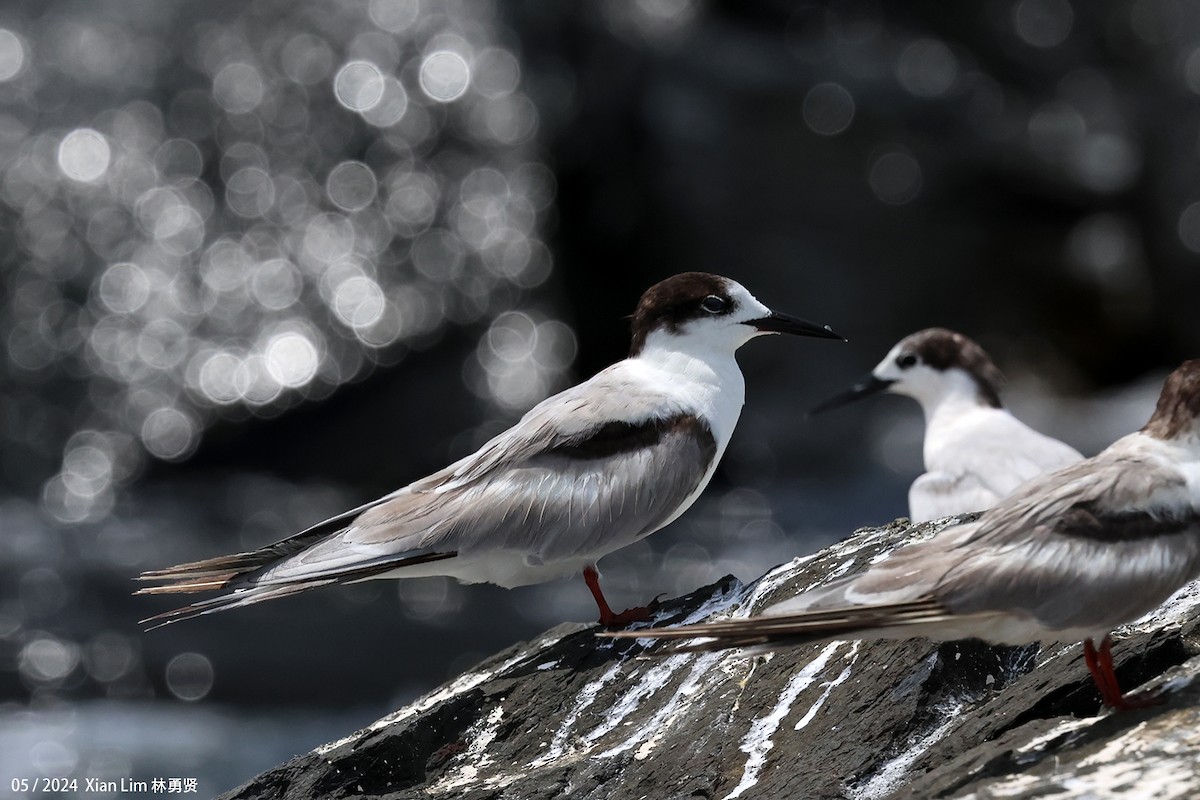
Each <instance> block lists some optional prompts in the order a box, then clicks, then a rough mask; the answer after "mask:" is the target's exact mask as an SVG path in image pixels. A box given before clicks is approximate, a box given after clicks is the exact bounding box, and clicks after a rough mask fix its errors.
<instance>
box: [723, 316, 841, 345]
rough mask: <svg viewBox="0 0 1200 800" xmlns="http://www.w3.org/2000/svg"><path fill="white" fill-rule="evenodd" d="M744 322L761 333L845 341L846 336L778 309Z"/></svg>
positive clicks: (826, 326)
mask: <svg viewBox="0 0 1200 800" xmlns="http://www.w3.org/2000/svg"><path fill="white" fill-rule="evenodd" d="M746 324H747V325H752V326H753V327H755V328H757V329H758V330H760V331H762V332H763V333H792V334H795V335H796V336H815V337H817V338H818V339H841V340H842V341H843V342H844V341H846V337H844V336H842V335H841V334H840V333H834V332H833V330H832V329H831V328H830V327H829V326H828V325H817V324H816V323H814V322H809V321H808V320H805V319H800V318H799V317H793V316H792V315H791V314H780V313H779V312H778V311H772V312H771V314H770V315H769V316H766V317H762V318H760V319H752V320H748V321H747V322H746Z"/></svg>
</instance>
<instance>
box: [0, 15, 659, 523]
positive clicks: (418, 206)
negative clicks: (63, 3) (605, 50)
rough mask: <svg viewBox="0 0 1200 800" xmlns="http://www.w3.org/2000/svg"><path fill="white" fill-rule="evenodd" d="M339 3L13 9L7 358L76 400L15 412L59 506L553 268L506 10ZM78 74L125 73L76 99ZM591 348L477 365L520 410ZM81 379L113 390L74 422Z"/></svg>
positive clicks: (498, 300) (92, 509)
mask: <svg viewBox="0 0 1200 800" xmlns="http://www.w3.org/2000/svg"><path fill="white" fill-rule="evenodd" d="M660 11H661V9H660ZM655 13H658V12H655ZM663 13H666V12H665V11H663ZM672 13H673V12H672ZM328 15H329V17H328V19H327V20H326V22H327V23H328V24H326V25H323V26H322V28H321V30H319V31H318V30H315V29H313V28H312V27H311V26H310V25H309V24H308V22H307V21H306V18H305V12H303V11H302V10H297V11H295V12H294V13H293V12H290V11H288V12H284V13H282V14H281V15H279V17H278V19H274V20H273V22H272V33H271V36H270V37H268V38H267V39H264V38H263V37H261V36H260V35H255V34H254V33H252V31H254V30H256V29H255V27H254V26H255V25H256V24H258V23H256V22H255V21H254V20H253V18H252V15H249V16H234V17H230V18H222V19H220V20H217V21H213V22H209V23H206V24H205V25H203V26H200V27H199V28H197V29H196V30H195V31H194V34H193V35H190V36H189V41H191V42H192V44H191V45H189V46H188V47H187V48H183V49H182V50H181V51H180V52H170V51H167V50H162V49H155V48H154V46H153V41H154V40H153V39H151V38H147V37H146V36H143V35H142V33H141V31H142V30H143V21H142V20H140V19H138V15H137V13H136V11H135V10H133V9H132V8H129V9H124V10H120V9H118V10H113V11H111V13H109V12H105V14H104V15H101V16H79V17H77V18H76V17H72V18H70V19H67V18H65V17H64V18H55V20H54V21H53V23H52V24H48V25H46V26H41V27H38V26H33V27H29V26H26V25H24V24H23V23H22V22H21V18H19V17H16V18H13V19H12V20H11V21H10V22H9V23H7V24H6V27H4V28H0V86H5V85H7V86H10V87H13V90H14V91H17V94H14V95H12V96H11V97H10V99H11V100H12V101H13V109H14V113H12V114H10V115H0V149H3V150H4V152H6V153H8V154H9V157H8V158H7V159H6V160H5V162H4V163H3V164H2V165H0V202H2V204H3V205H2V206H0V207H2V208H3V209H4V210H5V211H6V212H7V213H10V214H11V215H12V220H13V226H12V227H13V229H14V230H15V231H17V232H18V233H19V237H18V239H17V240H16V241H17V242H18V245H19V248H20V249H19V252H16V253H14V255H13V259H14V260H13V263H14V264H16V265H17V266H16V267H15V268H14V269H12V270H10V271H9V272H8V273H6V275H5V276H4V277H3V278H2V279H0V280H2V281H3V287H4V293H3V295H0V299H3V300H4V306H5V310H6V311H8V312H10V313H6V314H4V315H0V341H3V342H4V343H5V346H6V358H5V359H4V360H3V364H2V365H0V367H2V374H0V380H5V381H10V380H11V381H15V382H16V383H17V384H18V385H27V386H32V385H37V384H40V383H44V382H45V381H48V380H52V381H54V382H55V384H54V385H55V386H56V391H57V392H58V393H59V395H58V396H59V397H61V398H62V402H63V405H62V408H56V409H55V410H54V412H53V413H54V414H55V417H54V422H53V423H52V424H51V423H49V422H47V424H46V425H45V426H43V427H42V428H39V429H38V430H40V431H41V432H42V434H43V435H42V436H41V437H40V438H37V440H36V443H35V442H34V439H35V437H34V436H32V434H30V433H26V432H23V431H18V430H17V428H19V427H21V423H20V422H19V419H20V417H19V416H17V415H7V416H3V417H0V426H6V427H5V429H4V430H3V431H0V434H3V435H7V436H8V437H9V439H10V440H12V441H26V442H28V443H29V444H27V445H23V446H24V447H26V448H28V449H29V450H30V451H31V452H32V451H34V450H36V451H37V454H38V455H37V459H38V463H47V464H56V465H57V466H56V467H54V468H53V469H48V470H45V471H44V472H43V473H42V474H40V475H39V476H38V477H37V478H33V480H36V481H37V485H36V487H30V488H31V489H34V491H36V490H37V489H40V495H41V498H42V503H43V506H44V508H45V510H46V511H47V512H48V513H49V514H51V516H53V517H54V518H55V519H57V520H59V521H61V522H64V523H78V522H94V521H96V520H99V519H102V518H103V517H104V515H105V514H107V513H109V512H110V511H111V509H112V508H113V505H114V503H115V502H116V501H117V499H118V498H119V496H120V492H121V489H122V487H123V486H124V485H125V484H126V483H127V482H128V481H129V480H130V479H131V477H132V476H133V475H135V474H136V473H137V470H138V469H139V468H140V466H139V465H141V464H142V463H143V462H144V459H145V457H150V458H157V459H164V460H180V459H184V458H187V457H188V456H189V455H190V454H191V453H193V452H194V451H195V449H196V448H197V447H198V446H199V444H200V441H201V439H202V437H203V435H204V431H205V429H206V428H207V427H209V426H210V425H211V424H212V423H213V422H214V421H215V420H216V419H218V418H219V417H221V416H230V417H235V418H242V417H244V415H245V414H247V413H250V414H261V415H273V414H276V413H278V412H279V411H280V410H281V409H282V408H286V407H287V406H289V405H291V404H293V403H295V402H296V401H297V399H299V398H302V397H323V396H325V395H327V394H328V393H329V392H330V391H332V390H333V389H334V388H336V387H337V386H338V385H339V384H341V383H343V382H345V381H348V380H352V379H356V378H360V377H361V376H362V375H364V374H365V372H367V371H369V370H370V369H371V368H372V366H373V365H374V364H377V363H384V362H390V361H392V360H394V359H396V358H398V357H399V356H400V355H401V354H402V353H403V352H404V348H406V347H407V346H409V345H410V344H412V343H414V342H418V341H422V340H423V337H428V336H430V334H431V333H433V332H435V331H437V330H438V329H439V328H441V327H443V326H445V325H448V324H470V323H474V322H477V321H482V322H484V323H485V328H486V327H487V326H488V325H490V324H491V321H492V320H493V319H495V318H497V316H498V315H500V314H502V313H503V312H505V311H506V310H508V309H511V308H512V307H513V304H514V302H515V301H517V299H518V298H519V293H520V292H524V291H527V290H530V289H533V288H535V287H537V286H539V285H541V284H542V283H543V282H544V281H545V280H546V278H547V277H548V275H549V272H550V269H551V259H550V257H549V252H548V250H547V248H546V246H545V244H544V243H543V242H542V241H541V239H540V237H539V228H540V225H541V222H542V217H543V215H544V214H545V212H546V210H547V208H548V207H549V204H550V202H551V200H552V198H553V196H554V184H553V179H552V178H551V177H549V172H548V170H546V169H545V167H544V166H543V165H542V164H540V163H539V161H538V160H537V158H536V157H535V155H534V153H533V150H532V147H531V137H532V136H533V135H534V133H535V132H536V130H537V127H538V122H539V119H538V111H537V109H536V108H535V106H534V105H533V103H532V101H531V100H530V98H529V97H528V96H526V95H525V94H524V92H523V87H522V81H523V75H522V69H521V65H520V62H519V60H518V58H517V56H516V54H515V53H514V52H513V50H512V49H511V48H512V44H511V42H509V41H507V40H505V41H500V36H499V33H500V30H501V29H500V28H497V27H496V26H494V25H492V24H490V23H489V24H484V25H481V24H479V20H480V19H481V18H480V17H478V16H477V15H476V14H475V12H473V11H470V10H467V9H462V8H458V7H448V6H446V7H444V6H442V5H440V4H436V5H432V6H431V5H426V4H422V3H420V2H417V1H416V0H372V2H368V3H347V4H342V5H335V6H332V7H330V9H329V11H328ZM668 16H670V14H668ZM187 19H188V17H187V16H186V15H185V14H183V13H182V12H179V14H178V15H176V14H175V12H171V13H165V15H164V16H163V17H162V19H161V20H160V22H161V23H162V24H167V25H170V24H178V25H180V26H182V27H181V29H183V28H187V26H188V22H187ZM156 24H157V23H156ZM156 35H157V34H156ZM39 54H47V55H49V54H53V58H52V59H49V60H46V59H42V60H39V58H40V56H39ZM43 61H44V63H43ZM62 71H67V74H68V75H69V77H66V78H63V77H61V75H60V73H62ZM168 73H169V74H171V75H178V76H181V79H180V80H178V81H174V82H170V83H166V84H162V86H163V87H164V88H163V93H162V94H160V95H158V96H154V99H153V102H151V101H150V100H149V99H148V98H150V97H151V95H149V94H147V89H148V87H150V86H154V85H157V84H156V81H158V80H160V78H161V76H162V75H163V74H168ZM185 75H186V76H190V77H188V79H187V80H183V79H182V76H185ZM55 76H58V77H55ZM64 80H65V81H68V82H69V81H78V82H79V83H80V85H83V84H87V85H89V86H91V85H103V86H104V87H105V91H104V92H88V91H83V92H81V94H80V97H81V98H82V99H81V100H80V101H79V102H74V103H71V104H69V105H68V104H65V103H64V102H63V100H62V99H61V97H60V95H59V94H58V93H56V90H55V88H54V87H55V86H56V85H63V81H64ZM56 82H57V83H56ZM22 103H25V104H27V105H28V106H29V109H30V110H33V109H37V110H38V111H37V114H25V113H24V112H22V111H20V109H19V106H20V105H21V104H22ZM33 120H37V122H36V123H34V122H33ZM67 281H70V282H71V283H70V285H69V286H68V284H67ZM539 324H542V323H541V322H539ZM547 330H550V329H547ZM547 336H549V337H550V338H549V339H547V341H550V340H552V339H554V335H552V334H550V333H547ZM531 341H532V340H531ZM540 346H541V347H547V346H548V345H546V344H545V343H543V344H542V345H540ZM551 350H553V348H551ZM547 352H549V351H547ZM472 364H474V365H476V366H477V365H478V361H477V360H473V361H472ZM569 369H570V360H569V359H567V360H561V359H560V360H552V361H551V362H547V363H545V364H542V365H540V366H539V367H537V368H536V370H534V372H535V373H536V374H534V375H532V377H531V382H529V383H527V384H526V385H525V388H524V389H523V390H522V391H517V390H516V389H515V388H514V386H515V383H516V382H518V381H519V380H521V378H519V377H518V376H509V377H507V378H502V377H498V374H499V373H496V374H494V375H493V376H492V379H491V381H490V382H489V381H483V382H481V383H478V384H476V385H475V387H474V388H476V389H477V390H478V391H479V392H480V397H482V398H484V399H485V400H486V401H487V402H488V403H489V404H491V405H493V406H494V407H495V408H496V409H497V410H501V409H502V410H504V412H505V413H507V412H508V411H509V410H510V409H515V408H516V406H514V405H513V403H514V402H516V398H518V397H522V398H525V400H524V401H522V402H526V401H529V400H536V399H540V396H542V394H544V393H545V392H547V391H549V390H550V388H551V387H553V386H558V385H560V384H561V381H562V379H563V378H564V376H566V375H568V374H569ZM527 377H528V376H527ZM539 393H542V394H539ZM84 398H103V401H102V402H100V403H98V404H97V405H95V406H94V407H93V408H92V410H91V411H90V412H88V413H86V414H81V415H80V416H79V417H78V421H77V422H75V423H70V422H68V421H67V420H70V419H74V418H75V413H74V412H70V411H68V410H67V409H68V407H79V406H78V404H79V403H80V402H82V401H83V399H84ZM29 430H30V431H32V430H33V429H32V428H30V429H29ZM84 431H91V432H92V433H91V434H88V436H89V437H90V438H88V437H84V438H79V437H78V436H77V434H81V433H82V432H84ZM52 432H53V433H52ZM70 442H73V444H71V443H70ZM118 442H119V443H120V444H119V446H117V445H116V444H115V443H118ZM10 460H11V461H12V462H13V463H16V462H17V461H19V457H18V456H17V455H16V454H15V453H14V455H13V456H12V458H11V459H10ZM31 477H32V476H31V475H25V476H22V479H23V480H24V481H26V482H28V481H30V480H31Z"/></svg>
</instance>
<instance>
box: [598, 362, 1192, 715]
mask: <svg viewBox="0 0 1200 800" xmlns="http://www.w3.org/2000/svg"><path fill="white" fill-rule="evenodd" d="M1196 578H1200V360H1196V361H1187V362H1184V364H1183V365H1182V366H1180V367H1179V368H1178V369H1177V370H1175V371H1174V372H1173V373H1171V375H1170V376H1168V378H1167V380H1166V383H1165V384H1164V385H1163V389H1162V393H1161V394H1160V396H1159V399H1158V405H1157V407H1156V409H1155V411H1154V414H1153V416H1151V418H1150V421H1149V422H1147V423H1146V425H1145V427H1143V428H1142V429H1141V430H1140V431H1138V432H1136V433H1131V434H1129V435H1128V436H1125V437H1123V438H1121V439H1119V440H1117V441H1116V442H1115V443H1113V444H1112V445H1111V446H1110V447H1108V448H1107V449H1106V450H1104V451H1103V452H1101V453H1100V454H1099V455H1097V456H1095V457H1094V458H1089V459H1087V460H1086V461H1081V462H1079V463H1078V464H1073V465H1072V466H1069V467H1067V468H1065V469H1062V470H1059V471H1058V472H1055V473H1053V474H1051V475H1048V476H1046V477H1045V478H1044V479H1042V480H1039V481H1035V482H1031V483H1029V484H1027V485H1025V486H1024V487H1022V488H1021V490H1020V491H1018V492H1017V493H1015V494H1014V495H1012V496H1011V497H1009V498H1007V499H1005V500H1003V501H1001V502H1000V503H999V504H998V505H996V506H995V507H994V508H992V509H990V510H989V511H985V512H984V513H983V515H982V516H981V517H980V518H979V519H978V520H977V521H976V522H973V523H967V524H963V525H956V526H953V527H948V528H944V529H942V531H941V532H939V533H938V534H937V535H935V536H934V537H933V538H932V539H930V540H928V541H925V542H921V543H917V544H913V545H909V546H907V547H904V548H901V549H899V550H897V551H896V552H895V553H893V554H892V555H891V556H890V557H889V558H887V559H885V560H883V561H881V562H879V563H878V564H875V565H872V566H870V567H868V568H867V570H866V571H865V572H863V573H861V574H859V575H856V576H850V577H847V578H843V579H840V580H838V581H835V582H834V583H831V584H828V585H827V586H824V587H821V588H818V589H815V590H813V591H810V592H805V593H803V594H800V595H798V596H796V597H793V598H790V599H788V600H785V601H783V602H781V603H776V604H775V605H772V606H769V607H768V608H767V609H765V610H764V612H763V614H762V615H761V616H756V617H751V618H747V619H739V620H729V621H724V622H713V623H708V624H700V625H687V626H681V627H675V628H663V629H649V630H638V631H629V632H623V633H620V634H613V635H619V636H626V635H628V636H636V637H641V638H661V639H684V638H695V637H712V639H711V640H710V641H707V642H702V643H699V644H696V645H695V646H694V647H691V648H686V649H698V650H709V649H712V650H716V649H721V648H725V647H746V646H762V647H766V648H775V647H782V646H786V645H794V644H804V643H807V642H813V641H821V640H825V639H845V638H864V639H907V638H911V637H917V636H924V637H928V638H930V639H935V640H950V639H965V638H976V639H982V640H984V641H987V642H991V643H993V644H1010V645H1015V644H1028V643H1031V642H1036V641H1053V642H1064V641H1079V640H1081V639H1082V640H1083V643H1084V657H1085V660H1086V662H1087V666H1088V670H1089V672H1091V675H1092V679H1093V680H1094V681H1095V683H1096V686H1097V687H1098V688H1099V689H1100V693H1101V696H1102V697H1103V699H1104V703H1105V704H1106V705H1109V706H1112V707H1114V708H1118V709H1122V708H1131V707H1137V706H1140V705H1146V704H1148V703H1150V702H1154V701H1155V700H1154V698H1152V697H1150V698H1148V697H1144V696H1143V697H1137V698H1133V699H1131V698H1128V697H1125V696H1124V695H1122V694H1121V690H1120V687H1119V686H1118V684H1117V678H1116V675H1115V674H1114V672H1113V665H1112V653H1111V647H1112V638H1111V636H1110V635H1109V632H1110V631H1111V630H1112V629H1113V628H1115V627H1117V626H1118V625H1122V624H1124V623H1127V622H1132V621H1133V620H1136V619H1138V618H1139V617H1141V616H1143V615H1144V614H1146V613H1148V612H1150V611H1152V610H1154V609H1155V608H1156V607H1158V606H1159V605H1160V604H1162V602H1163V601H1165V600H1166V599H1167V598H1168V597H1170V596H1171V595H1172V594H1173V593H1175V592H1176V591H1177V590H1178V589H1180V588H1181V587H1183V586H1184V585H1185V584H1187V583H1188V582H1190V581H1192V580H1195V579H1196ZM1097 642H1099V643H1100V644H1099V646H1097V645H1096V643H1097Z"/></svg>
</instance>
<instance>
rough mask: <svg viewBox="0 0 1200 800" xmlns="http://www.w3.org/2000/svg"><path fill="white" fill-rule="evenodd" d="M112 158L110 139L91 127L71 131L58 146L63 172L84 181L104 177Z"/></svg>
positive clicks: (59, 164) (92, 180)
mask: <svg viewBox="0 0 1200 800" xmlns="http://www.w3.org/2000/svg"><path fill="white" fill-rule="evenodd" d="M111 160H112V148H110V147H109V146H108V141H107V140H106V139H105V138H104V136H103V135H102V134H100V133H97V132H96V131H94V130H92V129H91V128H80V129H79V130H74V131H71V132H70V133H68V134H67V135H66V136H64V137H63V140H62V144H60V145H59V146H58V166H59V168H60V169H61V170H62V171H63V174H64V175H66V176H67V177H68V178H71V179H72V180H76V181H80V182H83V183H93V182H95V181H98V180H99V179H100V178H102V177H103V176H104V173H105V172H107V171H108V165H109V163H110V161H111Z"/></svg>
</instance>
